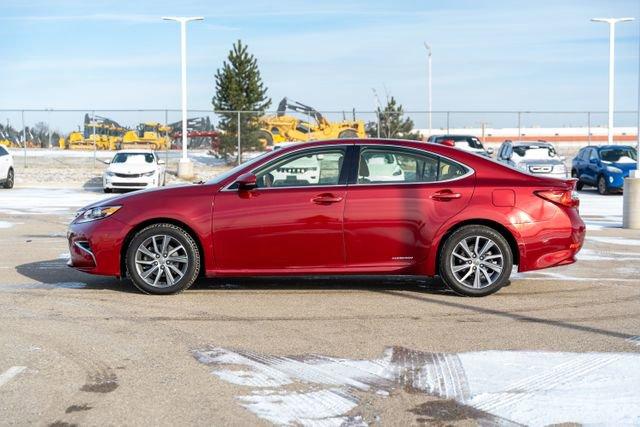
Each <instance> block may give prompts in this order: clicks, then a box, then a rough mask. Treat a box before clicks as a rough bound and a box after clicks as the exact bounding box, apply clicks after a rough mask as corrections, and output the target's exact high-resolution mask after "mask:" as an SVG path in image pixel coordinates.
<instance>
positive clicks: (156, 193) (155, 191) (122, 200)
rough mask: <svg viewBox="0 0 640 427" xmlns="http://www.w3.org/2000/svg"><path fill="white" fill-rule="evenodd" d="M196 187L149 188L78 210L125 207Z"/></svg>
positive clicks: (108, 198)
mask: <svg viewBox="0 0 640 427" xmlns="http://www.w3.org/2000/svg"><path fill="white" fill-rule="evenodd" d="M194 187H199V185H194V184H182V185H172V186H170V187H161V188H149V189H147V190H138V191H134V192H131V193H125V194H121V195H119V196H115V197H107V198H105V199H102V200H99V201H97V202H94V203H91V204H90V205H87V206H84V207H82V208H80V209H78V210H79V211H81V210H85V209H91V208H95V207H98V206H113V205H125V204H127V203H128V202H131V201H134V200H138V199H144V198H147V197H163V196H164V195H168V194H170V193H173V192H176V191H178V192H179V191H184V190H185V189H189V188H194ZM209 187H210V188H212V189H213V190H212V191H214V192H215V191H216V190H215V187H217V186H213V185H210V186H209Z"/></svg>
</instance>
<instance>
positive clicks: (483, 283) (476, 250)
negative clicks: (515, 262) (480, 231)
mask: <svg viewBox="0 0 640 427" xmlns="http://www.w3.org/2000/svg"><path fill="white" fill-rule="evenodd" d="M449 262H450V267H451V271H452V272H453V276H454V277H455V279H456V281H457V282H458V283H459V284H461V285H462V286H465V287H468V288H472V289H482V288H486V287H488V286H491V285H492V284H494V283H495V282H496V281H497V280H498V278H499V277H500V275H501V273H502V269H503V267H504V256H503V254H502V251H501V250H500V247H499V246H498V245H497V244H496V242H494V241H493V240H491V239H490V238H488V237H485V236H469V237H466V238H464V239H462V240H461V241H460V242H458V244H457V245H456V246H455V248H454V249H453V252H452V253H451V258H450V260H449Z"/></svg>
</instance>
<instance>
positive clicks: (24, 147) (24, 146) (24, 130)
mask: <svg viewBox="0 0 640 427" xmlns="http://www.w3.org/2000/svg"><path fill="white" fill-rule="evenodd" d="M21 116H22V151H23V152H24V168H25V169H26V168H27V128H26V127H25V126H24V110H22V111H21Z"/></svg>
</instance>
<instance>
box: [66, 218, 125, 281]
mask: <svg viewBox="0 0 640 427" xmlns="http://www.w3.org/2000/svg"><path fill="white" fill-rule="evenodd" d="M128 231H129V227H128V226H127V225H126V224H124V223H122V222H120V221H118V220H117V219H115V218H105V219H100V220H97V221H90V222H85V223H81V224H76V223H71V224H70V225H69V229H68V231H67V241H68V244H69V254H70V257H69V261H68V262H67V265H68V266H70V267H73V268H75V269H77V270H81V271H84V272H87V273H91V274H100V275H105V276H120V275H121V271H120V248H121V247H122V243H123V241H124V239H125V237H126V235H127V233H128Z"/></svg>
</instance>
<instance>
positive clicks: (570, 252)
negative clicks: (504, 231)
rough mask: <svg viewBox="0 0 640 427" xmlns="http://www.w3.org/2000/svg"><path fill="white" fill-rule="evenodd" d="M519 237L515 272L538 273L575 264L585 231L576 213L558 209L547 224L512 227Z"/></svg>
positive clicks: (544, 222)
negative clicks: (518, 251)
mask: <svg viewBox="0 0 640 427" xmlns="http://www.w3.org/2000/svg"><path fill="white" fill-rule="evenodd" d="M515 227H516V229H517V230H518V232H519V234H520V236H521V242H520V252H521V253H520V264H519V265H518V271H521V272H523V271H531V270H540V269H543V268H549V267H555V266H558V265H565V264H572V263H574V262H576V255H577V253H578V252H579V251H580V249H582V245H583V243H584V238H585V234H586V227H585V225H584V222H583V221H582V218H580V215H579V214H578V211H577V210H576V209H573V208H560V207H558V212H557V214H556V215H555V216H554V217H553V218H552V219H551V220H549V221H543V222H532V223H526V224H517V225H515Z"/></svg>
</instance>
